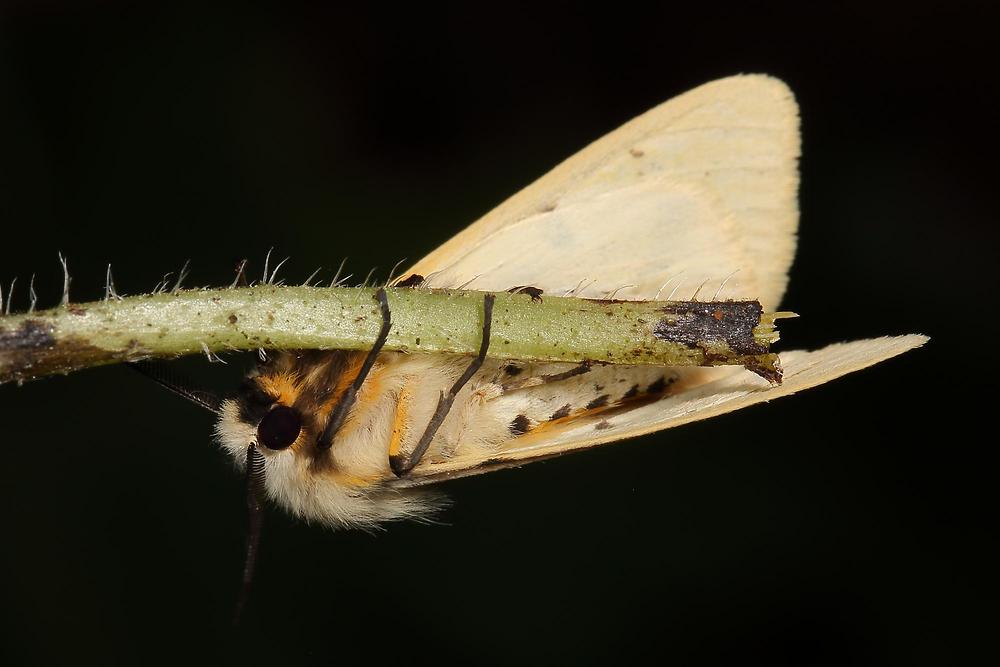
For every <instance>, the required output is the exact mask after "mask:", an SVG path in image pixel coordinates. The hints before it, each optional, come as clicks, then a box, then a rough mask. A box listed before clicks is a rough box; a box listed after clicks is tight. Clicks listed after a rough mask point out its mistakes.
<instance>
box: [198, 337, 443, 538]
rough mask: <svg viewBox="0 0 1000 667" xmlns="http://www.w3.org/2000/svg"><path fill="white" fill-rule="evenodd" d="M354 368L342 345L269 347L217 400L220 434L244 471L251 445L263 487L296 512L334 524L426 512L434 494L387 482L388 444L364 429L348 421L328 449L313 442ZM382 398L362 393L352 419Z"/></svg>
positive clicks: (368, 523) (371, 522)
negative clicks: (328, 347) (232, 390)
mask: <svg viewBox="0 0 1000 667" xmlns="http://www.w3.org/2000/svg"><path fill="white" fill-rule="evenodd" d="M362 356H363V355H362ZM356 374H357V371H356V364H355V359H354V357H352V356H351V355H348V354H344V353H341V352H335V351H327V352H316V351H288V352H281V353H276V354H273V355H271V356H270V357H269V359H268V361H267V362H264V363H261V364H259V365H258V366H257V367H256V368H255V369H254V370H253V371H251V372H250V374H249V375H248V376H247V377H246V378H245V379H244V381H243V382H242V384H241V385H240V387H239V388H238V389H237V391H236V392H235V394H233V395H232V396H231V397H229V398H227V399H226V400H224V401H222V404H221V407H220V409H219V421H218V423H217V425H216V436H217V439H218V441H219V443H220V445H221V446H222V448H223V449H224V450H225V451H227V452H228V453H229V454H230V455H231V456H232V457H233V460H234V462H235V464H236V466H237V467H238V468H239V469H241V470H245V469H246V465H247V462H248V461H249V460H250V459H249V458H248V456H247V452H248V448H249V447H250V446H251V445H252V446H253V447H254V448H255V449H256V450H257V451H258V452H259V453H260V455H261V459H260V464H259V466H260V470H259V471H257V472H256V474H257V475H258V476H259V478H260V490H259V492H260V494H261V495H262V497H263V498H265V499H266V500H267V501H268V502H271V503H274V504H276V505H278V506H280V507H281V508H283V509H285V510H286V511H288V512H290V513H291V514H293V515H295V516H298V517H302V518H305V519H308V520H311V521H316V522H318V523H323V524H326V525H329V526H333V527H338V528H373V527H374V526H376V525H377V524H378V523H380V522H382V521H387V520H394V519H407V518H420V517H423V516H426V514H427V512H428V510H429V509H430V508H431V505H432V504H433V503H431V502H430V501H431V499H432V496H431V495H429V494H427V493H424V492H418V491H409V490H407V491H403V490H400V489H396V488H393V487H392V486H391V485H390V484H388V483H387V482H386V480H387V479H388V478H389V477H392V475H391V473H390V472H389V467H388V453H387V443H376V442H374V441H372V439H371V438H370V436H368V435H367V433H368V431H367V429H366V428H364V427H363V426H356V427H355V425H353V424H352V425H348V426H345V428H344V429H342V430H341V431H340V433H339V434H338V435H337V438H336V439H335V440H334V441H333V442H332V444H331V446H330V447H328V448H325V447H323V446H321V445H320V444H319V442H318V441H319V438H320V435H321V434H322V433H323V431H324V427H325V426H326V425H327V422H328V419H329V416H330V414H331V412H332V411H333V409H334V407H335V406H336V405H337V403H338V401H339V399H340V397H341V396H342V394H343V392H344V390H345V389H346V388H347V386H348V385H349V384H350V383H351V381H352V380H353V378H354V377H355V375H356ZM385 398H386V397H385V396H384V395H382V394H380V393H376V394H373V395H370V394H366V393H365V392H362V394H361V395H360V397H359V399H358V403H357V404H356V406H355V409H354V410H353V411H352V413H351V417H350V419H351V420H353V421H355V422H357V421H364V420H365V419H366V418H367V415H368V413H369V411H374V412H378V408H376V407H375V406H374V404H375V403H376V402H377V401H380V400H385ZM246 472H247V473H248V474H254V471H253V470H247V471H246Z"/></svg>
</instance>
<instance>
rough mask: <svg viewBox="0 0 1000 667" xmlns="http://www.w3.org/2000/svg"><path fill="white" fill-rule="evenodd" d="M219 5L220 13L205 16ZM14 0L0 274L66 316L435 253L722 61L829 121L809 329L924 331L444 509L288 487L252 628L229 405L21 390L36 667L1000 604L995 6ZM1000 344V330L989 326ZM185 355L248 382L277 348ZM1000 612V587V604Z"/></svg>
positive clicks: (895, 646) (328, 655)
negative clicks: (339, 519)
mask: <svg viewBox="0 0 1000 667" xmlns="http://www.w3.org/2000/svg"><path fill="white" fill-rule="evenodd" d="M205 4H206V5H207V3H205ZM808 4H809V3H788V4H784V5H783V4H780V3H779V4H773V3H771V4H764V3H756V2H741V3H736V4H726V3H709V4H707V5H705V4H704V3H702V4H701V5H700V6H706V7H708V9H706V10H697V9H694V6H695V5H694V4H690V3H684V4H680V3H661V4H660V6H659V7H657V8H643V7H639V6H628V5H627V4H625V3H615V4H612V5H608V6H606V7H604V8H603V9H601V10H597V11H593V12H586V11H583V10H581V9H580V8H578V7H576V6H575V5H572V4H568V3H567V4H560V5H555V6H550V7H548V8H546V9H539V8H535V7H532V6H530V5H525V6H521V7H517V6H514V5H512V4H507V3H500V4H493V5H479V6H477V7H476V8H469V7H452V8H449V9H437V10H435V9H429V8H427V7H424V6H413V7H411V8H410V9H402V10H399V9H388V8H385V9H380V10H372V11H363V10H360V9H343V8H335V7H333V6H332V3H331V6H329V7H325V8H318V7H314V6H312V5H309V4H296V3H281V4H280V5H279V4H275V5H272V6H271V7H269V8H260V7H249V6H237V5H233V6H227V5H214V6H211V7H209V6H205V5H203V4H197V3H196V4H186V3H152V2H150V3H118V2H54V1H48V2H15V3H13V4H11V3H9V2H8V3H6V4H5V6H4V8H3V10H2V14H0V16H2V24H0V174H2V176H0V179H2V180H0V197H2V199H0V207H2V208H0V230H2V231H0V249H2V252H0V281H2V283H3V285H4V287H5V293H6V291H7V290H6V287H7V285H9V283H10V280H11V279H12V278H14V277H15V276H17V277H19V281H18V290H17V293H16V296H15V303H14V307H15V309H23V308H24V307H26V305H27V297H26V294H25V285H26V282H27V280H28V278H29V277H30V275H31V274H32V273H33V272H34V273H36V274H37V275H36V288H37V290H38V293H39V295H40V301H41V304H40V305H43V306H47V305H53V304H55V303H56V302H57V301H58V299H59V295H60V291H61V280H62V276H61V271H60V268H59V265H58V263H57V260H56V253H57V251H61V252H62V253H64V254H65V255H67V256H68V258H69V263H70V267H71V271H72V275H73V288H72V294H73V297H74V299H75V300H80V301H83V300H90V299H95V298H99V297H100V296H102V289H103V282H104V272H105V268H106V264H107V262H112V263H113V265H114V275H115V280H116V283H117V285H118V289H119V291H120V292H124V293H137V292H141V291H148V290H149V289H151V288H152V287H153V285H154V284H155V283H156V282H157V281H158V280H159V279H160V277H161V276H162V275H163V274H164V273H166V272H168V271H177V270H178V269H179V268H180V266H181V265H182V264H183V263H184V261H185V260H187V259H190V260H191V267H192V273H191V278H190V279H189V281H190V284H213V285H214V284H221V283H228V282H229V281H230V280H231V277H232V269H233V267H234V266H235V265H236V263H237V262H238V261H239V260H240V259H241V258H244V257H248V258H250V259H251V264H250V270H251V271H252V272H254V273H256V272H259V271H260V270H261V268H262V265H263V258H264V254H265V253H266V252H267V250H268V248H270V247H272V246H273V247H274V249H275V250H274V252H275V254H276V256H278V257H282V258H283V257H285V256H286V255H289V256H291V258H292V259H291V260H290V261H289V262H288V264H286V268H285V269H283V274H284V275H285V276H286V277H287V278H288V279H301V278H305V276H307V275H308V274H309V273H310V272H312V270H313V269H314V268H316V267H317V266H324V267H326V268H327V271H326V273H324V274H323V275H326V276H328V277H329V275H330V274H331V273H332V271H331V270H330V269H332V268H335V267H336V265H337V263H339V262H340V260H341V258H343V257H344V256H349V257H350V259H349V260H348V265H347V268H348V270H349V271H352V272H354V273H355V274H356V275H361V276H363V275H364V274H365V273H367V271H368V269H370V268H371V267H375V266H377V267H380V268H379V275H382V276H383V277H384V273H385V272H386V271H387V270H388V269H389V268H390V267H391V266H392V265H393V264H395V263H396V261H397V260H400V259H402V258H409V259H410V260H415V259H417V258H419V257H420V256H422V255H423V254H425V253H426V252H428V251H429V250H431V249H432V248H434V247H435V246H436V245H438V244H440V243H441V242H443V241H444V240H446V239H447V238H448V237H449V236H450V235H452V234H453V233H454V232H456V231H457V230H458V229H460V228H461V227H462V226H464V225H465V224H467V223H468V222H471V221H472V220H474V219H476V218H477V217H478V216H480V215H481V214H483V213H484V212H486V211H487V210H488V209H490V208H491V207H492V206H494V205H495V204H497V203H499V202H500V201H501V200H503V199H504V198H505V197H507V196H508V195H510V194H512V193H514V192H515V191H517V190H518V189H519V188H521V187H523V186H525V185H527V184H528V183H530V182H531V181H532V180H533V179H535V178H536V177H538V176H540V175H541V174H543V173H544V172H545V171H546V170H547V169H549V168H550V167H552V166H553V165H555V164H556V163H557V162H558V161H560V160H562V159H563V158H565V157H567V156H568V155H570V154H571V153H573V152H574V151H576V150H577V149H579V148H581V147H583V146H584V145H585V144H587V143H588V142H590V141H591V140H593V139H595V138H597V137H599V136H601V135H602V134H604V133H606V132H608V131H610V130H612V129H614V128H615V127H617V126H618V125H619V124H621V123H622V122H624V121H626V120H628V119H630V118H632V117H633V116H635V115H637V114H639V113H641V112H643V111H645V110H646V109H647V108H649V107H651V106H653V105H655V104H657V103H659V102H661V101H663V100H665V99H667V98H669V97H671V96H673V95H676V94H678V93H681V92H683V91H685V90H687V89H688V88H691V87H693V86H696V85H698V84H701V83H703V82H705V81H708V80H711V79H714V78H718V77H721V76H725V75H730V74H734V73H738V72H767V73H770V74H773V75H776V76H778V77H781V78H783V79H784V80H785V81H787V82H788V83H789V84H790V85H791V87H792V88H793V90H794V91H795V92H796V94H797V96H798V100H799V103H800V105H801V111H802V129H803V160H802V190H801V206H802V228H801V238H800V246H799V252H798V256H797V260H796V263H795V267H794V269H793V272H792V276H791V287H790V290H789V293H788V295H787V299H786V301H785V305H786V306H787V307H789V308H792V309H794V310H796V311H798V312H799V313H801V315H802V317H801V318H800V319H798V320H795V321H790V322H788V323H787V324H784V326H783V332H784V336H783V345H785V349H790V348H793V347H794V348H799V347H819V346H822V345H824V344H826V343H828V342H833V341H838V340H845V339H853V338H860V337H866V336H875V335H881V334H890V333H893V334H894V333H907V332H923V333H927V334H929V335H931V336H932V338H933V340H932V341H931V343H930V344H929V345H928V346H927V347H925V348H924V349H922V350H918V351H916V352H911V353H909V354H907V355H905V356H903V357H900V358H898V359H895V360H892V361H890V362H888V363H884V364H882V365H880V366H878V367H876V368H873V369H870V370H868V371H865V372H863V373H859V374H857V375H853V376H851V377H848V378H845V379H842V380H839V381H837V382H835V383H832V384H830V385H827V386H824V387H821V388H818V389H815V390H812V391H809V392H807V393H805V394H803V395H801V396H797V397H795V398H790V399H787V400H781V401H778V402H777V403H774V404H771V405H767V406H760V407H755V408H752V409H749V410H746V411H743V412H739V413H735V414H731V415H727V416H724V417H721V418H718V419H713V420H710V421H707V422H703V423H700V424H694V425H690V426H686V427H683V428H680V429H676V430H672V431H669V432H666V433H663V434H660V435H656V436H650V437H646V438H642V439H639V440H635V441H630V442H627V443H620V444H617V445H614V446H609V447H606V448H603V449H599V450H595V451H591V452H588V453H584V454H580V455H576V456H574V457H569V458H565V459H562V460H559V461H555V462H549V463H541V464H537V465H534V466H530V467H528V468H525V469H522V470H516V471H508V472H500V473H495V474H493V475H490V476H486V477H482V478H478V479H470V480H465V481H459V482H454V483H451V484H449V485H448V488H447V491H448V492H449V494H450V495H451V496H452V498H453V499H454V501H455V505H454V508H453V509H451V510H450V511H448V512H447V513H446V514H445V515H444V516H443V524H442V525H435V526H423V525H394V526H390V527H389V529H388V530H387V531H385V532H382V533H379V534H377V535H368V534H364V533H356V532H355V533H351V532H339V533H336V532H332V531H330V530H327V529H324V528H322V527H318V526H308V525H304V524H302V523H298V522H296V521H293V520H291V519H289V518H288V517H286V516H284V515H283V514H281V513H280V512H279V511H277V510H275V511H272V512H271V513H270V514H269V515H268V517H267V523H266V525H265V533H264V541H263V553H262V557H261V561H260V564H259V565H260V566H259V571H258V578H257V583H256V588H255V591H254V594H253V601H252V606H251V608H250V610H249V612H248V616H247V618H246V619H245V623H244V625H243V627H242V628H241V629H240V630H238V631H235V632H234V631H231V630H230V628H229V622H230V618H231V614H232V609H233V603H234V601H235V598H236V594H237V591H238V581H239V576H240V568H241V566H242V557H243V535H244V521H245V516H244V504H243V503H244V501H243V487H242V482H241V480H240V479H239V478H238V477H237V475H236V474H234V471H233V469H232V466H231V463H230V462H229V461H227V460H226V458H225V457H224V456H223V455H222V453H221V452H220V451H219V450H218V449H217V448H216V447H215V446H214V445H213V444H212V442H211V431H212V420H211V418H210V416H209V415H208V414H207V413H203V412H201V411H199V410H198V409H197V408H195V407H193V406H190V405H188V404H186V403H184V402H183V401H180V400H178V399H175V398H174V397H172V396H171V395H169V394H167V393H166V392H164V391H162V390H161V389H159V388H158V387H156V386H154V385H153V384H152V383H150V382H148V381H145V380H143V379H142V378H140V377H138V376H136V375H134V374H133V373H130V372H129V371H128V370H126V369H123V368H106V369H99V370H93V371H88V372H82V373H79V374H76V375H74V376H71V377H65V378H55V379H49V380H44V381H40V382H34V383H29V384H26V385H24V386H23V387H21V388H17V387H14V386H4V387H2V388H0V406H2V407H0V411H2V431H0V442H2V443H3V463H2V465H3V470H2V477H3V480H4V481H3V483H2V484H0V505H2V507H3V521H2V524H3V526H2V535H3V537H2V542H0V545H2V547H0V568H2V570H0V572H2V575H0V595H2V599H0V614H2V623H0V655H2V656H4V657H5V658H6V660H5V663H6V664H20V663H48V664H52V663H65V662H69V661H71V660H72V661H76V662H91V661H101V662H102V663H105V664H112V663H135V662H137V661H139V660H143V661H150V660H152V661H160V660H164V661H166V660H169V659H174V658H184V659H188V660H190V661H195V662H197V661H202V660H210V659H211V660H222V661H228V660H230V659H231V660H236V659H241V660H244V661H249V662H260V663H272V664H296V663H299V662H318V663H337V664H369V663H372V664H375V663H406V662H411V661H412V660H414V659H416V658H418V657H424V658H431V659H434V660H436V661H439V662H443V663H448V662H457V661H462V662H468V663H482V664H505V663H508V664H509V663H514V662H517V663H545V664H551V663H600V662H608V661H611V660H629V661H635V660H637V659H638V658H640V657H642V656H647V657H648V656H652V657H656V658H660V659H662V660H663V661H670V662H674V663H678V664H692V663H703V662H704V663H712V662H727V663H730V664H731V663H736V662H739V663H747V662H756V661H760V662H765V661H766V662H768V663H769V664H772V665H774V664H795V665H811V664H818V665H845V664H918V663H927V664H955V663H956V662H961V661H962V659H963V658H968V657H969V656H971V655H972V654H973V653H974V651H975V650H976V648H977V646H979V645H980V644H981V642H983V641H984V639H985V636H986V633H987V630H995V620H996V618H995V616H993V617H991V616H988V615H985V614H984V612H983V611H981V610H979V609H978V608H977V607H978V606H979V604H980V603H981V602H983V601H984V600H985V593H984V592H983V591H982V588H983V587H984V586H985V584H986V578H985V572H986V566H987V564H990V565H992V564H993V563H994V562H995V555H996V554H995V552H993V551H992V550H991V548H992V539H993V534H994V530H993V528H994V525H995V520H994V517H993V516H992V515H990V516H989V517H988V518H987V511H986V508H987V506H988V503H987V500H988V497H989V496H991V495H992V494H991V493H990V491H991V490H992V489H990V488H989V486H988V485H989V484H992V481H993V478H994V477H995V474H993V472H992V471H994V470H995V469H994V468H990V467H988V466H986V465H985V464H984V462H982V461H981V455H980V453H979V452H980V451H981V450H982V449H983V448H984V444H985V442H986V441H987V440H988V436H984V435H976V434H975V433H972V432H970V431H971V430H972V428H973V427H975V426H976V425H977V422H979V421H980V419H981V418H980V416H981V415H982V414H984V413H983V412H982V410H984V409H985V404H986V400H985V398H984V397H985V396H989V397H990V399H992V398H993V396H994V394H995V388H994V382H993V381H990V382H987V381H986V380H985V378H984V375H985V371H986V370H988V369H989V368H990V367H992V366H993V365H994V364H991V363H989V360H990V357H989V355H988V349H986V348H984V347H983V346H984V345H985V343H984V341H988V338H987V336H988V335H990V334H993V333H995V329H994V328H993V325H992V320H991V318H990V313H991V311H992V310H993V309H994V308H995V303H996V298H995V294H996V287H997V270H996V262H995V259H996V247H997V246H996V242H997V232H996V225H995V224H994V223H995V220H996V192H997V189H996V176H997V168H996V162H995V160H996V155H997V150H996V140H995V139H996V124H997V120H998V116H997V106H996V104H995V100H994V95H995V94H996V88H997V75H996V62H995V60H994V59H995V57H996V44H995V39H996V26H997V19H998V16H997V13H995V12H994V11H992V10H987V9H984V7H986V5H987V4H988V3H962V2H953V3H949V7H950V8H949V9H948V10H942V9H934V10H924V9H922V8H921V4H920V3H908V4H906V5H899V6H896V5H893V4H891V3H886V4H884V5H873V4H869V3H863V4H862V3H858V4H853V5H850V4H848V5H846V6H844V7H843V8H841V9H839V10H835V11H834V10H831V11H828V12H825V13H816V12H815V11H812V10H806V9H803V8H802V6H806V5H808ZM984 334H985V335H984ZM227 360H228V361H229V364H228V365H225V366H224V365H222V364H213V365H209V364H207V363H206V362H205V361H204V360H203V359H191V360H185V361H182V362H180V366H181V367H183V369H184V370H185V371H186V372H188V373H189V374H191V375H194V376H196V377H197V378H199V379H200V380H201V381H202V382H204V383H205V384H207V385H209V386H212V387H214V388H216V389H219V390H228V389H230V388H232V387H234V386H235V384H236V383H237V382H238V379H239V377H240V374H241V373H242V372H243V370H245V369H246V368H248V367H249V365H250V364H251V363H252V359H251V358H250V357H239V356H236V355H231V356H229V357H227ZM991 611H992V612H993V613H995V609H994V610H991Z"/></svg>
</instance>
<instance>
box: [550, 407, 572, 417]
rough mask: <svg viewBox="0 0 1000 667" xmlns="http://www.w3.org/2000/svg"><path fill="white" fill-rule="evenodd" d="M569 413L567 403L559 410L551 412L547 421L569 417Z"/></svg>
mask: <svg viewBox="0 0 1000 667" xmlns="http://www.w3.org/2000/svg"><path fill="white" fill-rule="evenodd" d="M569 411H570V406H569V403H567V404H566V405H564V406H562V407H561V408H559V409H558V410H556V411H555V412H553V413H552V416H551V417H549V419H562V418H563V417H569Z"/></svg>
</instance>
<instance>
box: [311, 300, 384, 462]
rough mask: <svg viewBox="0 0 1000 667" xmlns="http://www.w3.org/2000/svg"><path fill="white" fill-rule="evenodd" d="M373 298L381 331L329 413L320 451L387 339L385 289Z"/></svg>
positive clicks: (319, 442)
mask: <svg viewBox="0 0 1000 667" xmlns="http://www.w3.org/2000/svg"><path fill="white" fill-rule="evenodd" d="M375 298H376V299H378V302H379V305H380V306H381V307H382V329H381V330H380V331H379V334H378V338H376V339H375V344H374V345H372V349H371V350H369V352H368V356H367V357H365V362H364V363H363V364H361V368H360V369H359V370H358V375H357V377H356V378H354V382H352V383H351V385H350V386H349V387H348V388H347V390H346V391H344V395H343V396H341V397H340V400H339V401H337V404H336V405H335V406H334V407H333V410H331V411H330V416H329V417H328V418H327V422H326V427H325V428H324V429H323V432H322V433H320V434H319V437H318V438H317V439H316V447H317V448H318V449H319V450H320V451H322V450H324V449H329V448H330V446H331V445H332V444H333V436H335V435H336V434H337V431H338V430H340V427H341V426H342V425H343V423H344V419H346V418H347V413H348V412H350V411H351V408H352V407H354V403H355V401H357V399H358V392H359V391H361V385H362V384H364V382H365V378H367V377H368V373H369V372H371V369H372V366H374V365H375V359H376V358H377V357H378V355H379V353H380V352H381V351H382V347H383V346H384V345H385V341H386V339H387V338H388V337H389V329H390V328H391V327H392V316H391V313H390V312H389V301H388V299H387V298H386V295H385V289H379V291H378V292H376V293H375Z"/></svg>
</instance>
